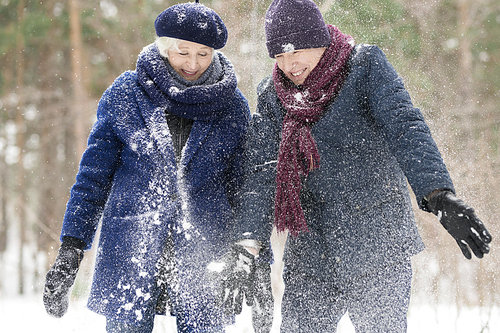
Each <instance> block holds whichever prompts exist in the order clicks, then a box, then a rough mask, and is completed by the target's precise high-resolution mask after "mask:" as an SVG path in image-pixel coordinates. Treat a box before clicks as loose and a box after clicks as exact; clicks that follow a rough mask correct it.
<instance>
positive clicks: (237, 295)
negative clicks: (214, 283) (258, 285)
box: [216, 244, 256, 315]
mask: <svg viewBox="0 0 500 333" xmlns="http://www.w3.org/2000/svg"><path fill="white" fill-rule="evenodd" d="M222 264H223V265H224V267H223V268H222V271H221V272H220V273H218V274H217V280H218V284H219V285H218V294H217V300H216V302H217V306H219V307H221V308H223V309H224V312H225V313H226V314H228V315H231V314H240V313H241V310H242V307H243V298H244V296H246V295H250V294H251V290H252V288H253V280H254V278H255V268H256V267H255V256H254V255H252V254H251V253H250V252H248V251H247V250H246V249H245V248H244V247H243V246H241V245H236V244H235V245H233V246H232V247H231V251H229V252H228V253H226V254H225V255H224V257H223V258H222ZM246 303H247V305H248V306H251V305H252V304H253V297H246Z"/></svg>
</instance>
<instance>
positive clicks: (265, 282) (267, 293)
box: [250, 258, 274, 333]
mask: <svg viewBox="0 0 500 333" xmlns="http://www.w3.org/2000/svg"><path fill="white" fill-rule="evenodd" d="M250 298H251V299H253V306H252V324H253V328H254V331H255V333H269V332H271V328H272V326H273V314H274V298H273V291H272V289H271V266H270V265H269V263H268V262H265V261H260V260H259V258H257V259H256V264H255V279H254V283H253V288H252V290H251V296H250Z"/></svg>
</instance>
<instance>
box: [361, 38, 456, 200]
mask: <svg viewBox="0 0 500 333" xmlns="http://www.w3.org/2000/svg"><path fill="white" fill-rule="evenodd" d="M369 48H370V49H369V51H368V52H367V53H366V54H367V56H369V57H370V61H369V62H368V66H369V69H368V80H367V86H366V89H367V94H368V96H369V98H368V101H369V103H370V109H371V110H372V116H373V117H374V119H375V121H376V122H377V123H378V124H379V126H381V127H382V128H383V130H384V133H385V134H386V140H387V141H388V142H390V143H391V144H390V145H389V147H390V148H391V150H392V154H393V155H394V156H395V157H396V159H397V161H398V163H399V165H400V167H401V169H402V170H403V172H404V173H405V176H406V177H407V179H408V182H409V183H410V186H411V187H412V189H413V192H414V193H415V195H416V198H417V202H418V203H419V205H420V207H421V208H423V209H426V208H425V206H424V204H423V202H422V200H423V198H424V196H426V195H428V194H429V193H430V192H432V191H434V190H436V189H450V190H452V191H454V187H453V183H452V180H451V178H450V176H449V173H448V171H447V169H446V166H445V164H444V162H443V159H442V157H441V154H440V152H439V150H438V147H437V145H436V143H435V142H434V140H433V138H432V136H431V132H430V129H429V127H428V126H427V124H426V122H425V120H424V117H423V115H422V113H421V112H420V110H419V109H418V108H415V107H414V106H413V104H412V102H411V98H410V95H409V94H408V92H407V91H406V89H405V87H404V83H403V80H402V79H401V78H400V77H399V76H398V74H397V73H396V71H395V69H394V68H393V66H392V65H391V64H390V63H389V61H388V60H387V58H386V56H385V54H384V53H383V52H382V50H381V49H380V48H379V47H377V46H370V47H369Z"/></svg>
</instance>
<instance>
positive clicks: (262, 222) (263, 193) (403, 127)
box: [236, 45, 454, 288]
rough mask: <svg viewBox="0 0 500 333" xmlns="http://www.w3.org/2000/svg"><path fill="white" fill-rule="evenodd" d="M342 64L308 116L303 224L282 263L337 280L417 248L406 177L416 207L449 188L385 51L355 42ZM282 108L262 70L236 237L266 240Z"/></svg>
mask: <svg viewBox="0 0 500 333" xmlns="http://www.w3.org/2000/svg"><path fill="white" fill-rule="evenodd" d="M349 66H350V72H349V74H348V76H347V78H346V80H345V82H344V85H343V87H342V89H341V91H340V93H339V95H338V97H337V98H336V99H335V100H334V101H333V103H331V104H330V105H329V106H327V112H326V114H325V115H324V116H323V118H322V119H321V120H319V121H318V122H317V123H316V124H314V125H313V126H312V135H313V137H314V139H315V141H316V144H317V146H318V149H319V152H320V158H321V161H320V168H319V169H316V170H314V171H312V172H311V173H310V174H309V176H308V177H307V178H306V179H304V181H303V184H302V190H301V201H302V207H303V209H304V212H305V215H306V221H307V224H308V228H309V230H310V232H306V233H301V234H299V236H298V237H291V236H289V238H288V242H287V247H286V250H285V259H284V260H285V265H286V266H287V267H288V268H289V269H293V270H295V271H298V272H304V273H307V274H311V275H315V276H317V277H319V278H322V279H334V281H336V282H337V283H338V284H339V287H340V288H342V286H345V285H346V284H348V283H349V281H352V280H353V279H356V278H357V277H360V276H362V275H364V274H366V273H368V272H370V271H373V270H376V269H377V268H378V267H381V266H383V265H386V264H389V263H391V262H394V261H399V260H402V259H404V258H408V257H410V256H413V255H415V254H416V253H418V252H419V251H422V250H423V248H424V245H423V243H422V240H421V238H420V236H419V233H418V230H417V227H416V224H415V219H414V215H413V210H412V205H411V201H410V195H409V190H408V183H409V185H410V186H411V188H412V189H413V192H414V193H415V195H416V198H417V201H418V203H419V205H420V207H421V208H422V209H424V210H426V206H425V199H424V197H425V196H426V195H428V194H429V193H431V192H432V191H433V190H436V189H443V188H446V189H450V190H452V191H453V190H454V188H453V184H452V181H451V179H450V177H449V174H448V171H447V169H446V166H445V165H444V163H443V160H442V158H441V155H440V153H439V151H438V148H437V146H436V144H435V142H434V140H433V139H432V137H431V133H430V130H429V128H428V126H427V124H426V123H425V121H424V118H423V116H422V113H421V112H420V110H419V109H417V108H415V107H414V106H413V104H412V102H411V99H410V96H409V94H408V93H407V91H406V90H405V88H404V84H403V81H402V80H401V78H400V77H399V76H398V75H397V73H396V71H395V70H394V68H393V67H392V65H391V64H390V63H389V62H388V61H387V59H386V57H385V55H384V53H383V52H382V51H381V50H380V49H379V48H378V47H376V46H367V45H357V46H356V47H355V49H354V50H353V52H352V54H351V57H350V60H349ZM285 112H286V111H285V109H284V108H283V106H282V105H281V102H280V101H279V99H278V96H277V95H276V91H275V89H274V85H273V81H272V79H271V78H270V77H268V78H266V79H264V80H263V81H262V82H261V84H260V85H259V87H258V105H257V111H256V113H255V114H254V115H253V119H252V121H251V127H250V130H249V133H248V140H247V146H246V154H247V161H246V163H247V165H246V174H247V179H246V182H245V185H244V195H243V200H242V203H243V205H242V207H241V210H240V212H239V217H240V222H239V224H238V230H237V235H236V238H250V239H257V240H259V241H262V242H268V241H269V237H270V234H271V230H272V224H273V221H274V194H275V188H276V163H277V157H278V149H279V145H280V140H281V125H282V121H283V117H284V115H285Z"/></svg>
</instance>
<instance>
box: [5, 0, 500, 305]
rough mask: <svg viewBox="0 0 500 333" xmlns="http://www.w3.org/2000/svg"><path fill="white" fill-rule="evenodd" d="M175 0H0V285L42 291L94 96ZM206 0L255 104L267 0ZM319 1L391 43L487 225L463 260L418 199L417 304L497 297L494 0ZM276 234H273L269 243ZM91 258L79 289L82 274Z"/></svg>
mask: <svg viewBox="0 0 500 333" xmlns="http://www.w3.org/2000/svg"><path fill="white" fill-rule="evenodd" d="M177 2H180V1H160V0H137V1H125V0H101V1H99V0H93V1H82V0H37V1H30V0H0V66H1V74H0V110H1V112H0V297H2V296H5V295H12V294H38V293H40V292H41V289H42V286H43V283H44V277H45V273H46V271H47V269H48V267H49V265H50V264H51V263H52V262H53V260H54V258H55V255H56V253H57V249H58V247H59V232H60V228H61V223H62V218H63V214H64V210H65V205H66V201H67V199H68V195H69V189H70V187H71V185H72V184H73V182H74V180H75V174H76V172H77V168H78V163H79V159H80V157H81V155H82V152H83V150H84V149H85V144H86V138H87V135H88V133H89V130H90V128H91V126H92V123H93V121H94V117H95V108H96V105H97V102H98V100H99V98H100V96H101V95H102V93H103V91H104V90H105V89H106V88H107V87H108V86H109V85H110V84H111V83H112V82H113V80H114V79H115V78H116V77H117V76H118V75H119V74H120V73H122V72H123V71H125V70H129V69H135V63H136V59H137V55H138V53H139V52H140V51H141V49H142V48H143V47H144V46H146V45H148V44H149V43H151V42H153V41H154V27H153V22H154V20H155V18H156V16H157V15H158V14H159V13H160V12H161V11H162V10H164V9H165V8H167V7H169V6H171V5H173V4H175V3H177ZM201 2H202V3H203V4H205V5H207V6H209V7H211V8H213V9H214V10H215V11H216V12H217V13H219V15H220V16H221V17H222V18H223V20H224V21H225V23H226V25H227V27H228V31H229V40H228V43H227V45H226V46H225V47H224V48H223V49H222V51H223V52H224V53H225V54H226V55H227V56H228V57H229V59H230V60H231V61H232V63H233V64H234V66H235V68H236V72H237V75H238V79H239V87H240V89H241V90H242V91H243V93H244V94H245V95H246V96H247V98H248V100H249V102H250V105H251V108H252V110H254V109H255V105H256V95H255V89H256V86H257V84H258V82H259V81H260V80H261V79H262V78H264V77H265V76H266V75H268V74H270V72H271V68H272V65H273V61H272V60H271V59H269V58H268V56H267V51H266V48H265V38H264V13H265V11H266V9H267V7H268V6H269V4H270V2H271V1H270V0H266V1H262V0H260V1H259V0H201ZM317 3H318V5H319V6H320V8H321V10H322V12H323V13H324V15H325V18H326V21H327V23H330V24H334V25H336V26H338V27H339V28H340V29H341V30H342V31H343V32H344V33H348V34H350V35H351V36H353V37H354V39H355V40H356V42H357V43H368V44H377V45H379V46H380V47H381V48H382V49H383V50H384V51H385V52H386V54H387V56H388V58H389V60H390V61H391V62H392V64H393V65H394V66H395V68H396V70H397V71H398V72H399V74H400V75H401V76H402V77H403V78H404V80H405V84H406V86H407V89H408V90H409V91H410V94H411V96H412V99H413V102H414V104H415V105H416V106H417V107H419V108H420V109H421V110H422V111H423V113H424V115H425V117H426V119H427V121H428V124H429V126H430V127H431V130H432V131H433V134H434V137H435V139H436V141H437V143H438V146H439V147H440V149H441V152H442V153H443V156H444V159H445V162H446V164H447V166H448V168H449V170H450V172H451V175H452V178H453V180H454V182H455V186H456V189H457V192H458V196H459V197H461V198H463V199H464V200H465V201H467V202H468V203H470V204H471V205H472V206H473V207H475V209H476V211H477V213H478V215H479V216H480V218H481V219H482V220H483V221H484V222H485V223H486V225H487V227H488V228H489V230H490V232H491V233H492V235H493V243H492V246H491V253H490V254H489V255H488V256H486V258H485V259H483V260H481V261H479V260H477V259H473V260H471V261H467V260H466V259H465V258H463V256H462V254H461V252H460V250H459V248H458V246H457V245H456V243H455V242H454V241H453V240H452V238H451V237H449V236H448V235H447V234H446V232H445V231H444V229H443V228H442V226H441V225H440V224H439V222H438V221H437V219H436V218H435V217H434V216H433V215H431V214H429V213H424V212H421V211H418V209H416V215H417V219H418V225H419V229H420V231H421V234H422V237H423V238H424V242H425V244H426V246H427V248H426V250H425V251H424V252H423V253H422V254H419V255H417V256H416V257H415V258H414V260H413V262H414V270H415V276H414V283H413V294H414V296H413V300H412V302H422V303H428V304H438V303H439V304H450V305H454V306H457V307H458V308H461V307H480V308H482V309H485V311H487V310H488V309H491V308H492V307H495V306H497V307H498V306H499V305H500V287H499V284H500V280H498V279H500V276H499V274H500V263H499V261H500V251H499V249H498V247H497V246H496V245H497V240H498V239H500V227H499V225H498V223H497V222H498V220H499V218H500V205H499V202H500V106H499V103H498V102H499V100H500V40H499V37H498V36H499V33H500V1H498V0H379V1H374V0H362V1H361V0H360V1H354V0H321V1H319V0H317ZM283 238H284V237H283V236H281V237H277V238H275V242H276V244H278V247H277V251H276V252H277V254H279V253H280V251H279V245H281V244H282V243H283ZM86 257H87V258H86V261H85V266H84V268H82V270H83V272H84V273H81V274H80V275H81V276H79V280H78V281H80V282H78V284H77V288H75V289H76V291H75V292H74V294H75V293H76V295H78V289H79V288H80V289H85V288H87V287H86V286H87V284H88V278H87V279H85V277H88V276H90V274H91V266H92V259H91V258H92V256H91V255H87V256H86ZM279 263H280V262H279V260H278V262H277V265H278V266H276V267H277V268H278V269H276V271H279ZM276 267H275V268H276ZM278 290H279V288H278ZM75 297H77V296H75Z"/></svg>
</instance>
